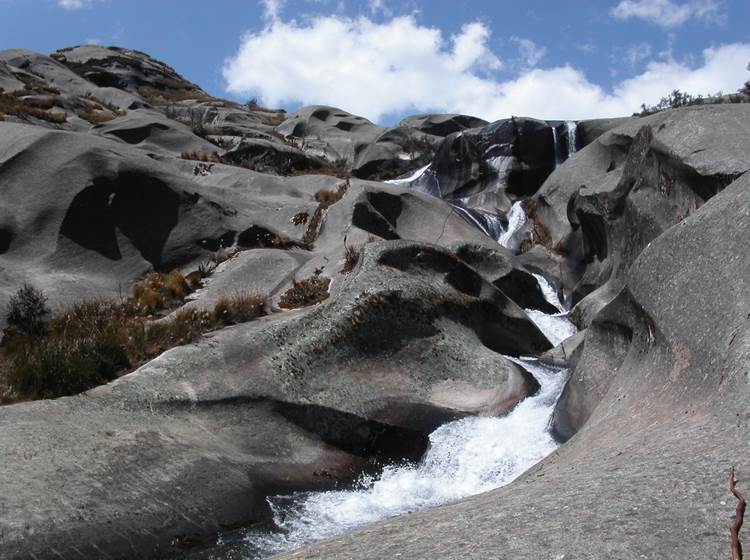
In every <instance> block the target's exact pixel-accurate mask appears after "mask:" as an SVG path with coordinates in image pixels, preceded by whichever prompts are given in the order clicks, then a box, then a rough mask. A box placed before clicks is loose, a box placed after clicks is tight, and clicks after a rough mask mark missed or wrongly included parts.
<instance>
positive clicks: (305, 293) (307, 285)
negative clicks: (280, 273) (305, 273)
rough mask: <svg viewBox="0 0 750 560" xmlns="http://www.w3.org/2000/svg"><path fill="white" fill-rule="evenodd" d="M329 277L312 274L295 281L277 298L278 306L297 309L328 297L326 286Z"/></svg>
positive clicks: (329, 281) (328, 283) (329, 282)
mask: <svg viewBox="0 0 750 560" xmlns="http://www.w3.org/2000/svg"><path fill="white" fill-rule="evenodd" d="M330 284H331V279H330V278H326V277H325V276H320V275H317V274H316V275H314V276H310V277H309V278H305V279H304V280H301V281H299V282H297V281H296V280H295V281H294V285H293V286H292V287H291V288H289V290H287V291H286V292H285V293H284V295H282V296H281V299H280V300H279V307H281V308H283V309H297V308H300V307H309V306H310V305H315V304H316V303H320V302H321V301H324V300H326V299H328V296H330V294H329V293H328V286H329V285H330Z"/></svg>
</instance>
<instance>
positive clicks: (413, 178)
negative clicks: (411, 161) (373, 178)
mask: <svg viewBox="0 0 750 560" xmlns="http://www.w3.org/2000/svg"><path fill="white" fill-rule="evenodd" d="M431 166H432V164H431V163H429V164H427V165H425V166H424V167H420V168H419V169H417V170H416V171H414V173H412V174H411V175H409V176H408V177H404V178H402V179H389V180H388V181H383V182H384V183H388V184H389V185H408V184H409V183H413V182H414V181H416V180H417V179H419V178H420V177H421V176H422V175H424V173H425V171H427V170H428V169H429V168H430V167H431Z"/></svg>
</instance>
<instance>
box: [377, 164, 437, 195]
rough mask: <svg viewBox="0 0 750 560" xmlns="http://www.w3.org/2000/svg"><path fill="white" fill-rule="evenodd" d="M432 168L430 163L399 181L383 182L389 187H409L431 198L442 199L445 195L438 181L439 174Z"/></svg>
mask: <svg viewBox="0 0 750 560" xmlns="http://www.w3.org/2000/svg"><path fill="white" fill-rule="evenodd" d="M431 168H432V164H431V163H429V164H427V165H425V166H424V167H420V168H419V169H416V170H415V171H412V172H411V173H409V174H407V175H403V176H401V177H399V178H397V179H388V180H387V181H383V182H384V183H387V184H389V185H398V186H400V187H408V188H410V189H414V190H416V191H419V192H423V193H425V194H429V195H430V196H434V197H437V198H442V195H443V193H442V192H441V190H440V182H439V181H438V178H437V173H435V171H434V170H432V169H431Z"/></svg>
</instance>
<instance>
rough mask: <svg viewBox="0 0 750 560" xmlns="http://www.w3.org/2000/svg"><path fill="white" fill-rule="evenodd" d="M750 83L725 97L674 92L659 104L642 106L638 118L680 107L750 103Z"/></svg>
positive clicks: (717, 93) (677, 90) (719, 93)
mask: <svg viewBox="0 0 750 560" xmlns="http://www.w3.org/2000/svg"><path fill="white" fill-rule="evenodd" d="M748 84H750V82H746V83H745V85H744V87H742V88H740V89H739V90H738V92H737V93H732V94H729V95H724V93H723V92H721V91H718V92H716V93H714V94H713V95H705V96H704V95H692V94H690V93H686V92H683V91H680V90H679V89H675V90H673V91H672V92H671V93H669V94H668V95H666V96H664V97H662V98H661V99H660V100H659V103H657V104H656V105H650V106H649V105H646V104H645V103H644V104H642V105H641V112H640V113H638V114H637V115H638V116H641V117H645V116H648V115H653V114H654V113H659V112H661V111H666V110H667V109H679V108H680V107H691V106H694V105H717V104H722V103H750V87H749V86H748Z"/></svg>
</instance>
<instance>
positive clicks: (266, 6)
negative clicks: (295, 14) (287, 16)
mask: <svg viewBox="0 0 750 560" xmlns="http://www.w3.org/2000/svg"><path fill="white" fill-rule="evenodd" d="M284 1H285V0H261V4H262V5H263V14H264V15H265V17H266V19H268V20H271V21H277V20H278V19H279V16H280V15H281V10H282V9H283V8H284Z"/></svg>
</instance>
